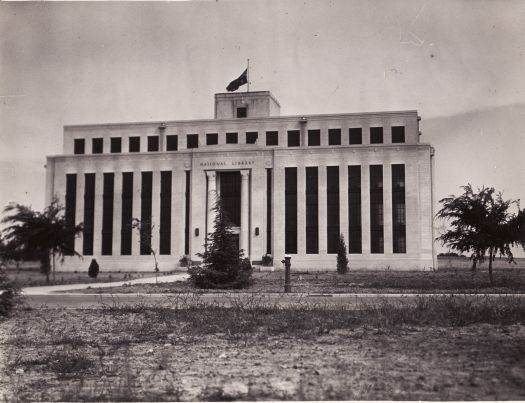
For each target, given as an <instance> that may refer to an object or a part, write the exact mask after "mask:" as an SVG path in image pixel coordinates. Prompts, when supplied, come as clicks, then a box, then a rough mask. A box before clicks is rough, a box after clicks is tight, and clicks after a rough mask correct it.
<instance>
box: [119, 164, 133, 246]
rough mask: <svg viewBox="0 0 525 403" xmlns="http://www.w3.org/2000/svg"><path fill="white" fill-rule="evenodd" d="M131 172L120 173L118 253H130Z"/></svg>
mask: <svg viewBox="0 0 525 403" xmlns="http://www.w3.org/2000/svg"><path fill="white" fill-rule="evenodd" d="M132 217H133V172H123V173H122V220H121V229H120V234H121V235H120V254H121V255H131V232H132V230H133V229H132V224H133V221H132V220H133V218H132Z"/></svg>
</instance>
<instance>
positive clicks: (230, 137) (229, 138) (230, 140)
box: [226, 133, 238, 144]
mask: <svg viewBox="0 0 525 403" xmlns="http://www.w3.org/2000/svg"><path fill="white" fill-rule="evenodd" d="M237 142H238V138H237V133H226V144H237Z"/></svg>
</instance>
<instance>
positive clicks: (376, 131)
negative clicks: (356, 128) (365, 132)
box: [370, 127, 383, 144]
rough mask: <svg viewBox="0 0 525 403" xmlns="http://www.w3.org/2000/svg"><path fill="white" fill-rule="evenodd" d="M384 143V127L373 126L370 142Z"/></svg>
mask: <svg viewBox="0 0 525 403" xmlns="http://www.w3.org/2000/svg"><path fill="white" fill-rule="evenodd" d="M382 143H383V128H382V127H371V128H370V144H382Z"/></svg>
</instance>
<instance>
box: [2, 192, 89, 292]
mask: <svg viewBox="0 0 525 403" xmlns="http://www.w3.org/2000/svg"><path fill="white" fill-rule="evenodd" d="M63 211H64V207H63V206H62V205H61V204H60V203H59V202H58V200H57V199H53V201H52V202H51V204H50V205H49V206H47V207H46V208H45V210H44V211H43V212H38V211H34V210H32V209H31V207H28V206H23V205H21V204H16V203H15V204H9V205H8V206H7V207H6V208H5V209H4V214H8V215H7V216H6V217H4V219H3V220H2V223H4V224H8V226H7V227H6V228H5V229H4V230H3V231H2V234H3V238H4V242H5V244H6V245H7V249H8V251H9V254H10V255H11V256H13V257H15V258H18V259H34V258H35V257H37V258H38V259H39V260H40V263H41V270H42V273H43V274H45V275H46V280H47V282H49V272H50V270H51V263H50V259H52V262H53V266H52V267H53V279H54V277H55V266H56V265H55V261H56V258H60V259H61V261H64V256H65V255H75V256H79V257H80V256H81V255H80V254H79V253H78V252H76V251H75V245H74V242H72V240H74V239H75V237H76V236H77V235H78V234H79V233H80V232H81V231H82V224H79V225H69V223H67V222H66V219H65V217H64V214H63Z"/></svg>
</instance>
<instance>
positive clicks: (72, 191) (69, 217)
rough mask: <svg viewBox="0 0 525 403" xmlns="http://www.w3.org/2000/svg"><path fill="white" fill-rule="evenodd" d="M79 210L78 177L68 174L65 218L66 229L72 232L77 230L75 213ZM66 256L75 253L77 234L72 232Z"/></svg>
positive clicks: (67, 243) (68, 240)
mask: <svg viewBox="0 0 525 403" xmlns="http://www.w3.org/2000/svg"><path fill="white" fill-rule="evenodd" d="M76 208H77V175H76V174H66V205H65V211H64V216H65V217H64V218H65V219H66V228H67V229H68V230H72V229H73V228H75V212H76ZM65 247H66V253H65V255H66V256H73V255H74V251H75V234H74V233H73V232H71V235H70V236H69V237H68V238H67V240H66V243H65Z"/></svg>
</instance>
